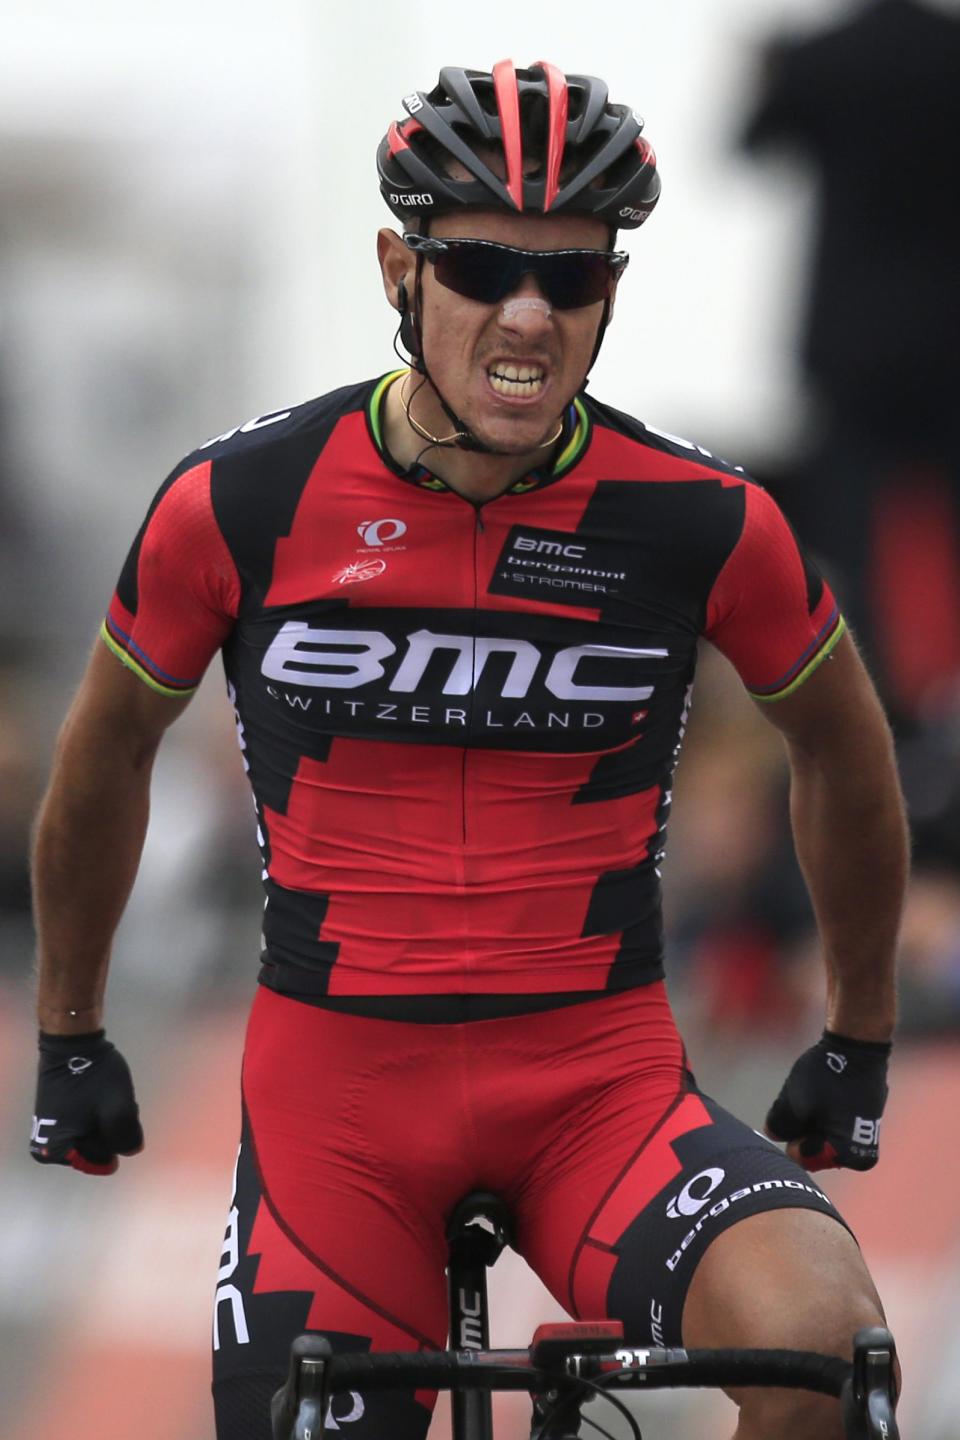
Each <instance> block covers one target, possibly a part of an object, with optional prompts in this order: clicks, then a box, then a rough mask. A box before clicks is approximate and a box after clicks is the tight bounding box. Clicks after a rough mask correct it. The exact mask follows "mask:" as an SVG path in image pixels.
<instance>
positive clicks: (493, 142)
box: [377, 60, 660, 453]
mask: <svg viewBox="0 0 960 1440" xmlns="http://www.w3.org/2000/svg"><path fill="white" fill-rule="evenodd" d="M607 96H608V91H607V86H606V84H605V82H604V81H603V80H600V79H597V77H596V76H593V75H565V74H564V73H563V71H562V70H560V69H558V68H557V66H555V65H551V64H549V63H548V62H547V61H544V60H539V61H537V62H536V64H534V65H531V66H530V67H529V68H528V69H526V70H518V69H516V68H515V66H514V64H513V61H512V60H501V61H499V63H498V64H496V65H494V67H493V70H492V72H490V73H487V72H486V71H482V70H464V69H460V68H457V67H454V66H445V67H444V68H443V69H442V70H441V71H440V77H439V81H438V83H437V85H436V86H435V87H434V88H433V89H432V90H430V91H429V92H426V93H425V92H423V91H420V90H418V91H415V92H414V93H412V94H410V95H405V96H404V97H403V101H402V104H403V108H404V110H405V111H406V112H407V114H406V118H404V119H403V120H400V121H396V120H395V121H394V122H393V123H392V124H391V125H390V128H389V129H388V131H387V133H386V135H385V136H384V137H383V139H382V140H381V142H380V145H379V148H378V150H377V170H378V172H379V176H380V193H381V195H382V196H383V198H384V200H385V201H386V202H387V204H388V205H389V207H390V209H391V211H392V212H393V214H394V215H395V216H396V217H397V218H398V219H399V220H401V221H402V222H403V224H404V227H405V229H407V230H410V229H411V228H413V229H415V230H417V231H418V232H419V233H420V235H422V236H424V237H426V236H427V235H428V234H429V224H430V220H431V218H432V217H433V216H435V215H449V214H453V213H457V212H459V211H461V210H468V209H483V210H502V211H504V212H505V213H508V214H538V215H556V214H564V215H589V216H593V217H595V218H596V219H598V220H601V221H603V222H604V223H605V224H606V225H607V226H608V227H609V230H610V240H611V250H612V248H613V242H614V239H615V236H616V232H617V230H619V229H624V230H635V229H636V228H637V227H638V226H640V225H642V224H643V222H644V221H645V220H646V219H647V216H648V215H649V214H650V213H651V211H652V210H653V208H654V206H655V205H656V203H657V200H658V199H659V197H660V177H659V175H658V173H657V160H656V155H655V154H654V151H653V147H652V146H651V145H650V143H649V142H648V141H647V140H645V139H643V137H642V134H641V132H642V130H643V121H642V120H641V118H640V116H639V115H637V113H636V112H635V111H634V110H632V109H630V107H629V106H627V105H613V104H611V103H609V101H608V98H607ZM494 156H497V157H498V158H499V159H500V162H501V165H500V168H501V169H502V172H503V178H501V177H500V175H498V174H496V173H495V171H494V170H493V169H492V168H491V165H490V163H489V162H490V160H491V159H492V158H493V157H494ZM454 166H456V167H461V173H462V171H466V172H467V176H468V177H469V178H463V179H461V178H457V175H456V174H455V173H452V167H454ZM425 252H426V253H425ZM415 253H416V268H415V272H414V274H415V282H414V294H413V302H412V306H411V304H410V302H409V299H408V296H407V293H406V287H405V286H404V285H403V284H402V283H401V286H400V291H399V295H398V308H399V310H400V315H401V325H400V332H399V333H400V339H401V341H402V343H403V345H404V347H405V348H406V350H407V351H408V352H409V354H410V356H411V358H412V363H413V368H414V369H415V370H417V371H418V372H419V373H420V374H422V375H423V376H424V377H425V378H426V379H427V380H429V381H430V383H431V385H432V386H433V389H434V390H435V391H436V394H437V397H438V399H439V400H440V403H441V405H442V406H443V408H444V410H445V412H446V414H447V415H448V416H449V418H450V420H451V421H452V423H453V424H454V425H455V427H456V434H455V436H451V437H449V438H450V439H451V440H452V441H453V442H454V443H455V444H457V445H458V446H460V448H462V449H465V450H477V451H483V452H486V453H492V452H491V450H490V447H488V446H487V445H485V444H484V443H483V442H482V441H480V440H478V439H477V438H476V437H475V436H474V435H473V434H472V433H471V431H470V429H469V427H468V426H467V425H466V424H465V423H464V422H463V421H462V420H461V419H460V418H459V416H457V415H456V413H455V412H454V411H453V410H452V409H451V407H450V406H449V405H448V403H447V402H446V400H445V399H444V397H443V395H442V394H441V393H440V391H439V389H438V388H437V385H436V383H435V382H434V381H433V380H432V378H431V376H430V375H429V372H428V371H427V367H426V362H425V360H424V356H423V343H422V339H421V326H420V314H421V289H422V276H423V265H424V261H425V259H430V258H433V257H432V256H431V255H430V254H429V247H423V246H421V247H419V248H417V249H416V252H415ZM622 263H624V262H623V261H622V259H621V264H622ZM610 302H611V297H610V295H609V294H608V295H607V296H606V298H605V300H604V307H603V312H602V314H601V317H600V323H599V326H598V328H597V338H596V343H595V345H594V348H593V354H592V355H591V357H590V364H589V366H588V367H587V369H588V373H589V370H590V369H592V367H593V364H594V362H595V360H596V358H597V355H598V354H599V351H600V345H601V342H602V340H603V334H604V331H605V329H606V326H607V322H608V320H609V318H610Z"/></svg>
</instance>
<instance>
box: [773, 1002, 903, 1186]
mask: <svg viewBox="0 0 960 1440" xmlns="http://www.w3.org/2000/svg"><path fill="white" fill-rule="evenodd" d="M891 1049H892V1046H891V1045H890V1044H888V1043H884V1042H882V1041H873V1040H848V1039H846V1038H845V1037H844V1036H843V1035H835V1034H834V1033H833V1032H832V1031H831V1030H824V1032H823V1037H822V1039H820V1040H818V1042H817V1044H816V1045H813V1046H811V1048H810V1049H809V1050H807V1051H805V1052H804V1053H803V1054H802V1055H801V1056H800V1058H799V1060H797V1062H796V1064H795V1065H794V1067H793V1069H792V1070H791V1071H790V1074H789V1075H788V1076H787V1078H786V1080H785V1081H784V1083H783V1088H782V1089H781V1091H780V1094H779V1095H778V1096H777V1098H776V1100H774V1102H773V1104H772V1105H771V1107H770V1113H769V1114H768V1116H767V1133H768V1134H770V1135H772V1136H773V1137H774V1138H775V1139H777V1140H799V1141H800V1142H801V1143H800V1147H799V1162H800V1164H801V1165H802V1166H803V1168H804V1169H805V1170H829V1169H835V1168H837V1167H838V1166H843V1167H845V1168H846V1169H850V1170H871V1169H872V1168H873V1166H874V1165H876V1163H877V1156H878V1152H879V1146H880V1117H881V1115H882V1114H883V1107H884V1105H885V1104H886V1100H887V1062H888V1060H889V1058H890V1051H891Z"/></svg>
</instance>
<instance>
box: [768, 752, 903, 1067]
mask: <svg viewBox="0 0 960 1440" xmlns="http://www.w3.org/2000/svg"><path fill="white" fill-rule="evenodd" d="M863 747H864V748H863V749H862V750H860V752H859V753H857V754H850V755H847V756H844V757H840V756H836V755H832V756H829V757H828V758H827V759H824V758H823V757H819V758H818V757H812V756H809V755H804V754H802V753H798V752H796V751H795V750H793V749H792V750H791V761H792V769H793V783H792V788H791V815H792V820H793V829H794V837H795V841H796V848H797V855H798V858H799V861H800V866H801V869H802V870H803V874H804V878H805V880H806V882H807V887H808V889H809V891H810V895H811V899H812V901H813V907H814V911H815V913H816V917H817V925H818V928H819V931H820V938H821V942H822V945H823V952H824V958H825V961H826V966H827V987H828V993H827V1024H828V1026H829V1028H830V1029H831V1030H835V1031H837V1032H838V1033H839V1034H843V1035H848V1036H850V1037H851V1038H857V1039H863V1040H888V1039H889V1038H890V1036H891V1034H892V1032H893V1027H894V1022H895V1019H896V989H895V978H894V969H895V958H896V946H897V935H898V931H899V926H900V918H901V913H902V908H903V898H904V892H905V888H906V881H907V872H908V839H907V827H906V821H905V817H904V811H903V803H902V799H901V795H900V788H899V784H898V781H897V777H896V771H895V767H894V764H893V759H892V751H891V748H890V744H889V739H888V737H887V736H886V734H885V733H884V734H879V733H878V734H876V735H874V736H864V737H863Z"/></svg>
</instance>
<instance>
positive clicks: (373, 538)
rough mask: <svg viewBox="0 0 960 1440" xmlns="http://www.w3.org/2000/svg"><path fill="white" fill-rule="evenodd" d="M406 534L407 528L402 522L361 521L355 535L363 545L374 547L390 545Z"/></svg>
mask: <svg viewBox="0 0 960 1440" xmlns="http://www.w3.org/2000/svg"><path fill="white" fill-rule="evenodd" d="M406 533H407V527H406V525H405V524H404V522H403V521H402V520H361V521H360V524H359V525H358V526H357V534H358V535H359V536H360V539H361V540H362V541H363V543H364V545H372V546H374V547H379V546H380V545H391V544H392V543H393V542H394V541H395V540H399V539H400V537H401V536H402V535H406Z"/></svg>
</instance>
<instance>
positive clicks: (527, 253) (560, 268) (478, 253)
mask: <svg viewBox="0 0 960 1440" xmlns="http://www.w3.org/2000/svg"><path fill="white" fill-rule="evenodd" d="M403 240H404V244H405V245H406V246H407V248H408V249H410V250H412V251H413V252H414V253H415V254H416V255H422V256H423V258H424V260H429V262H430V264H431V265H432V266H433V268H434V272H435V274H436V277H437V279H438V280H439V282H440V284H441V285H444V286H446V288H447V289H448V290H455V291H456V293H457V294H458V295H465V296H466V297H467V299H468V300H479V301H480V302H481V304H483V305H496V304H498V303H499V302H500V301H501V300H503V299H504V298H505V297H506V296H507V295H509V294H510V293H511V292H512V291H514V290H516V288H517V286H518V285H519V284H520V282H521V280H522V279H523V277H524V275H532V276H533V277H534V279H535V280H536V282H537V284H538V285H539V287H540V289H541V290H542V291H543V293H544V295H545V296H546V297H547V300H548V301H549V302H550V304H551V305H552V306H553V308H554V309H555V310H579V309H580V307H581V306H582V305H593V304H595V303H596V302H597V301H598V300H606V299H607V298H608V297H609V295H610V294H611V293H612V291H613V285H614V281H615V280H616V279H617V277H618V276H619V275H621V274H622V272H623V271H624V270H625V269H626V266H627V261H628V260H629V259H630V257H629V255H628V254H627V253H626V251H625V250H517V249H515V248H514V246H512V245H497V244H496V243H495V242H494V241H493V240H453V239H451V240H438V239H436V238H435V237H434V236H432V235H412V234H407V235H404V237H403Z"/></svg>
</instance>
